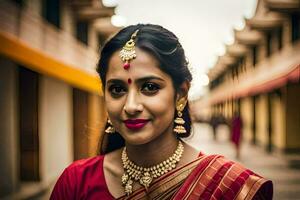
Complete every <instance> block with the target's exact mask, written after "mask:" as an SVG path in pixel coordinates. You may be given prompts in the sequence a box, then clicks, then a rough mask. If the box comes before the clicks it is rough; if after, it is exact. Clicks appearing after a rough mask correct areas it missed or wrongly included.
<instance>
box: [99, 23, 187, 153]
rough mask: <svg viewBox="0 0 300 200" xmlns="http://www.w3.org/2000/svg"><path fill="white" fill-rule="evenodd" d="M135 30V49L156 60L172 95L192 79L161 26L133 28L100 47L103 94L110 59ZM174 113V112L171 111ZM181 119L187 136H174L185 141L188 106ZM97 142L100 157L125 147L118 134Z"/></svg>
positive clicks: (176, 44)
mask: <svg viewBox="0 0 300 200" xmlns="http://www.w3.org/2000/svg"><path fill="white" fill-rule="evenodd" d="M136 30H139V31H138V33H137V36H136V38H135V46H136V47H138V48H140V49H142V50H144V51H146V52H148V53H150V54H151V55H153V56H154V57H155V58H156V59H157V60H158V63H159V67H160V69H161V70H162V71H163V72H165V73H166V74H168V75H169V76H170V77H171V79H172V83H173V86H174V89H175V91H177V92H178V91H179V88H180V86H181V85H182V84H183V83H184V82H186V81H187V82H191V80H192V75H191V72H190V71H189V69H188V61H187V59H186V57H185V53H184V49H183V48H182V46H181V44H180V43H179V41H178V38H177V37H176V36H175V35H174V34H173V33H172V32H170V31H169V30H167V29H165V28H163V27H162V26H159V25H153V24H137V25H131V26H128V27H126V28H124V29H122V30H120V31H119V32H118V33H117V34H116V35H114V36H113V37H112V38H111V39H109V40H108V41H107V42H106V43H105V45H104V46H103V48H102V50H101V54H100V60H99V63H98V66H97V72H98V73H99V75H100V79H101V82H102V86H103V87H102V88H103V90H105V82H106V72H107V70H108V63H109V61H110V58H111V57H112V55H113V53H114V52H116V51H118V50H120V49H121V48H122V47H123V46H124V45H125V43H126V42H127V41H128V40H129V39H130V37H131V35H132V34H133V33H134V32H135V31H136ZM174 112H176V111H175V110H174ZM174 116H176V115H174ZM183 119H184V121H185V124H184V127H185V129H186V131H187V132H186V133H185V134H180V135H178V137H188V136H189V135H190V133H191V117H190V114H189V106H188V104H187V105H186V107H185V108H184V110H183ZM107 126H108V125H106V127H105V128H107ZM101 141H102V142H101V145H100V153H101V154H105V153H108V152H111V151H113V150H115V149H118V148H120V147H122V146H124V145H125V142H124V139H123V138H122V137H121V135H120V134H119V133H114V134H107V133H104V134H103V137H102V139H101Z"/></svg>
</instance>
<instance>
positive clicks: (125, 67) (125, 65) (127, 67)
mask: <svg viewBox="0 0 300 200" xmlns="http://www.w3.org/2000/svg"><path fill="white" fill-rule="evenodd" d="M123 67H124V69H125V70H128V69H129V68H130V64H129V62H126V63H124V65H123Z"/></svg>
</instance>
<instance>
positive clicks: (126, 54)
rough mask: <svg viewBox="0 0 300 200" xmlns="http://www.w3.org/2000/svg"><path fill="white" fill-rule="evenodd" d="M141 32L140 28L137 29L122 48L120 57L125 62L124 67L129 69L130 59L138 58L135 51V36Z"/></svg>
mask: <svg viewBox="0 0 300 200" xmlns="http://www.w3.org/2000/svg"><path fill="white" fill-rule="evenodd" d="M138 32H139V29H137V30H136V31H135V32H134V33H133V34H132V35H131V37H130V40H128V41H127V42H126V44H125V46H123V48H122V50H121V51H120V57H121V59H122V61H123V62H125V63H124V65H123V67H124V69H129V68H130V64H129V61H130V60H132V59H135V58H136V53H135V42H134V40H135V38H136V35H137V33H138Z"/></svg>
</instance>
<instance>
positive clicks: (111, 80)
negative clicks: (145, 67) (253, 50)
mask: <svg viewBox="0 0 300 200" xmlns="http://www.w3.org/2000/svg"><path fill="white" fill-rule="evenodd" d="M153 79H154V80H159V81H165V80H164V79H162V78H160V77H157V76H146V77H142V78H139V79H137V80H135V82H137V83H140V82H146V81H149V80H153ZM109 83H118V84H124V83H125V81H123V80H121V79H116V78H113V79H109V80H108V81H107V84H109Z"/></svg>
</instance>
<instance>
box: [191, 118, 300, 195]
mask: <svg viewBox="0 0 300 200" xmlns="http://www.w3.org/2000/svg"><path fill="white" fill-rule="evenodd" d="M194 130H195V131H194V136H193V138H191V139H189V140H188V142H189V143H190V144H191V145H193V146H194V147H195V148H197V149H199V150H201V151H203V152H205V153H206V154H215V153H217V154H222V155H224V156H226V157H227V158H229V159H232V160H235V161H238V162H241V163H242V164H243V165H245V166H246V167H247V168H250V169H251V170H253V171H255V172H257V173H258V174H260V175H262V176H264V177H266V178H268V179H271V180H272V181H273V184H274V190H275V191H274V199H275V200H276V199H278V200H290V199H291V200H293V199H300V154H298V155H297V154H294V155H282V154H278V153H277V154H275V153H272V154H270V153H267V152H266V151H264V150H263V148H260V147H257V146H253V145H250V144H245V143H244V144H243V145H242V148H241V159H240V160H236V159H235V151H234V148H233V146H232V145H231V144H230V142H229V139H228V138H229V131H228V128H227V127H226V126H220V127H219V128H218V130H217V140H216V141H214V140H213V134H212V130H211V128H210V126H209V125H207V124H195V125H194Z"/></svg>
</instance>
